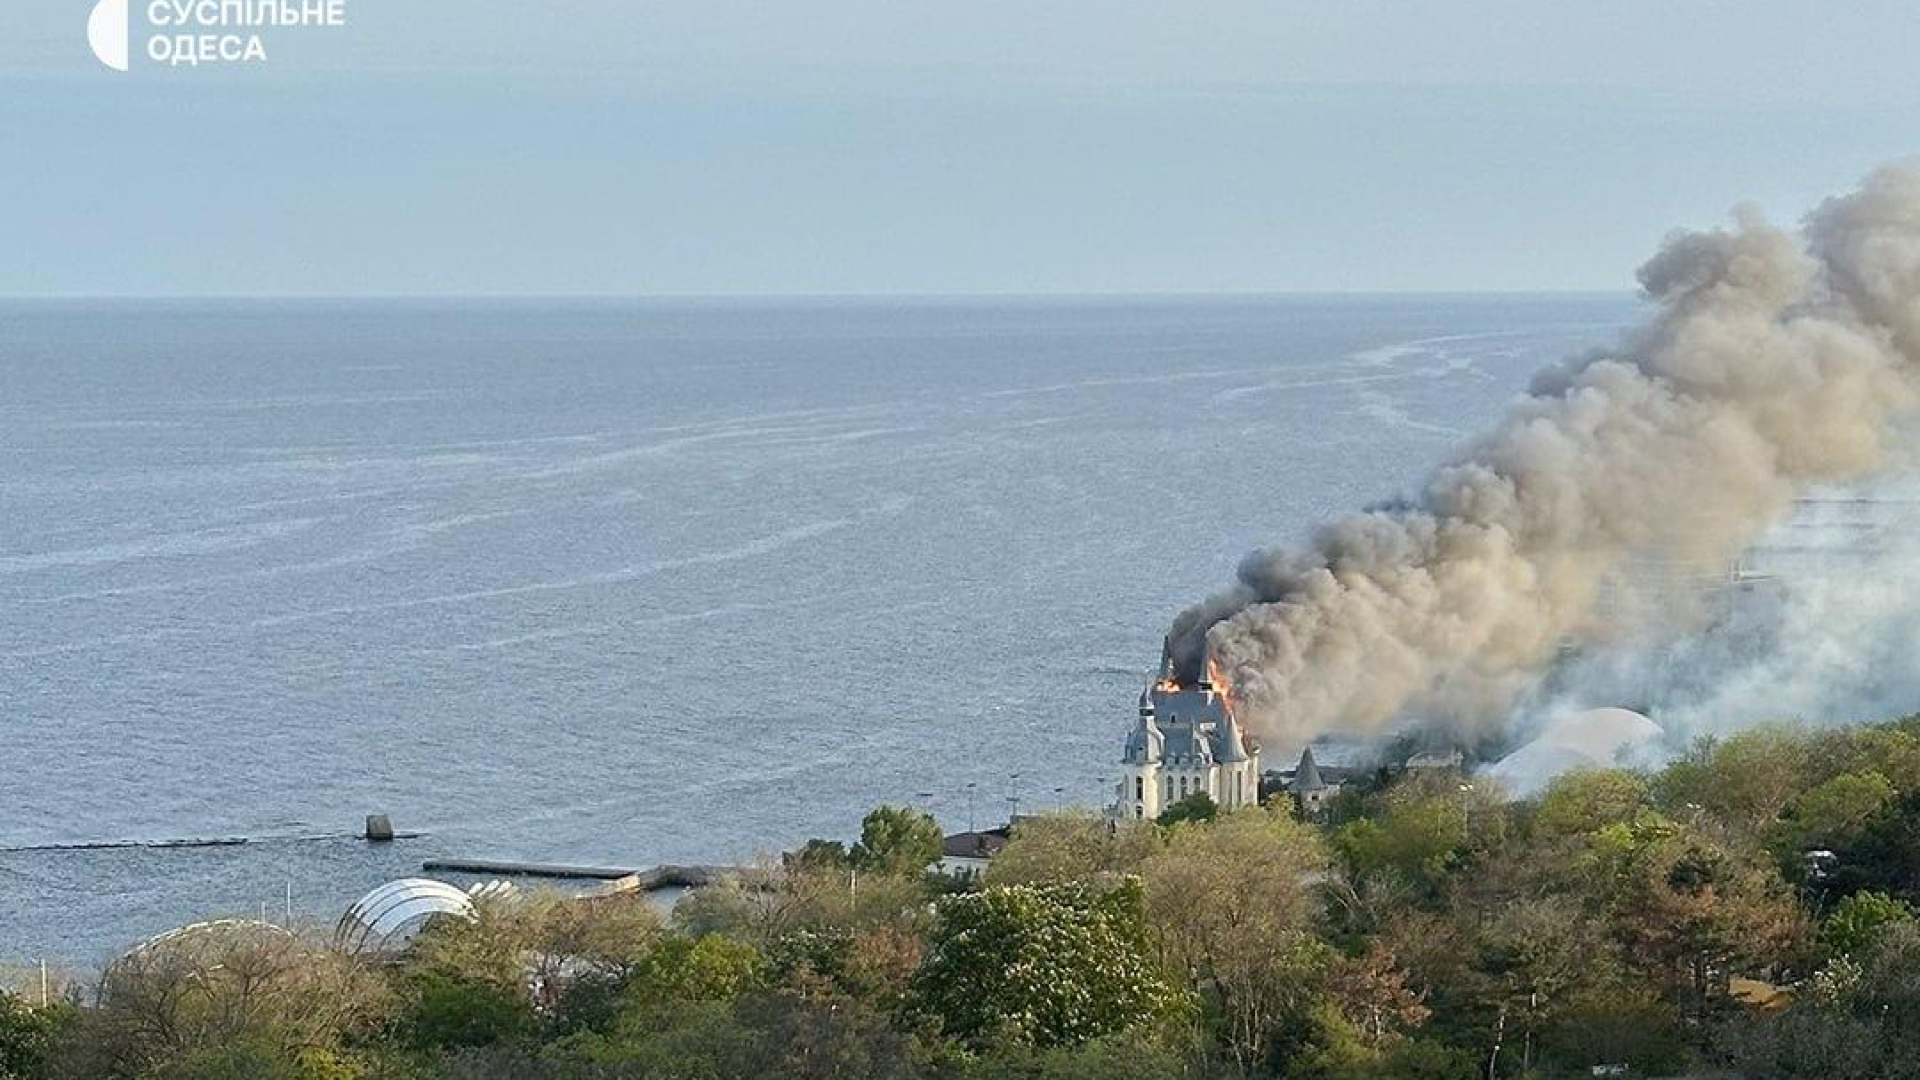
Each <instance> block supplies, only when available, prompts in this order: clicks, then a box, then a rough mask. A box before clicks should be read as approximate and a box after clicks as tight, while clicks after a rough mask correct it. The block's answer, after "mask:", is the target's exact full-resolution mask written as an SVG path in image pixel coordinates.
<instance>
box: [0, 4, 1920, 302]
mask: <svg viewBox="0 0 1920 1080" xmlns="http://www.w3.org/2000/svg"><path fill="white" fill-rule="evenodd" d="M134 2H135V6H136V10H138V9H140V8H143V7H144V6H145V2H146V0H134ZM91 6H92V4H91V0H4V3H0V164H4V168H0V294H15V295H17V294H34V295H46V294H112V295H133V294H140V295H147V294H203V295H204V294H229V293H245V294H262V293H265V294H353V295H364V294H388V293H400V294H415V295H417V294H471V293H481V294H518V293H565V294H628V293H689V292H691V293H751V292H804V293H819V292H833V293H841V292H1032V291H1133V290H1352V289H1441V290H1445V289H1463V290H1464V289H1536V288H1555V289H1565V288H1621V287H1625V286H1627V285H1629V284H1630V274H1631V272H1632V269H1633V267H1634V266H1635V265H1636V264H1637V263H1638V262H1639V260H1640V259H1641V258H1642V257H1643V256H1644V255H1645V254H1646V253H1647V252H1648V251H1649V249H1650V248H1651V246H1652V245H1653V244H1654V243H1656V242H1657V241H1658V239H1659V237H1660V236H1661V235H1662V234H1663V233H1664V232H1665V231H1666V230H1667V229H1668V228H1669V227H1671V226H1673V225H1675V224H1681V223H1689V224H1700V223H1706V222H1711V221H1714V220H1717V219H1718V218H1719V217H1720V215H1722V214H1723V212H1724V211H1725V210H1726V209H1727V208H1728V207H1729V206H1730V205H1732V204H1733V203H1735V202H1738V201H1740V200H1743V199H1747V200H1752V201H1755V202H1758V203H1759V204H1761V205H1762V206H1763V207H1765V208H1766V209H1768V210H1769V211H1770V212H1772V213H1774V214H1776V215H1778V216H1782V217H1792V216H1796V215H1798V214H1799V213H1800V212H1802V211H1803V210H1805V209H1806V208H1807V207H1808V206H1809V205H1810V203H1811V202H1812V201H1814V200H1816V199H1818V198H1819V197H1820V196H1822V195H1824V194H1826V193H1828V192H1830V191H1833V190H1835V189H1837V188H1839V187H1841V186H1844V185H1846V184H1848V183H1850V182H1851V181H1852V180H1853V179H1855V178H1856V177H1857V176H1858V175H1859V174H1860V173H1861V172H1862V171H1863V170H1865V169H1866V168H1867V167H1869V166H1870V165H1872V164H1873V163H1875V162H1877V161H1880V160H1883V159H1887V158H1890V157H1895V156H1899V155H1903V154H1907V153H1911V152H1914V151H1920V64H1916V63H1915V62H1914V59H1913V57H1914V50H1915V45H1916V43H1917V42H1920V4H1916V3H1914V2H1913V0H1901V2H1891V0H1889V2H1861V3H1852V2H1844V3H1839V2H1832V0H1828V2H1824V3H1815V2H1792V3H1789V2H1783V0H1773V2H1769V0H1737V2H1736V0H1722V2H1694V0H1684V2H1673V0H1667V2H1660V3H1654V2H1639V0H1608V2H1598V0H1596V2H1592V3H1582V4H1572V3H1554V2H1548V0H1511V2H1504V3H1486V2H1452V3H1448V2H1439V0H1436V2H1432V3H1422V2H1418V0H1319V2H1315V3H1293V2H1284V0H1234V2H1210V0H1180V2H1175V0H1152V2H1141V0H811V2H804V3H803V2H797V0H794V2H789V0H676V2H670V3H662V2H651V0H647V2H643V0H574V2H564V0H563V2H546V3H533V2H519V3H508V2H505V0H347V10H348V15H349V20H350V25H349V26H348V27H347V28H345V29H343V30H333V31H319V30H303V31H292V32H288V31H282V32H280V34H279V35H277V36H276V37H275V38H274V39H273V41H272V48H273V53H272V58H271V60H270V62H269V63H268V64H267V65H265V66H264V67H260V68H255V69H247V70H241V69H234V68H227V69H208V70H197V71H196V70H187V69H181V70H155V69H153V68H152V67H151V66H146V67H142V66H140V65H139V64H138V63H136V67H135V70H134V71H133V72H132V73H130V74H125V75H122V74H116V73H114V72H110V71H108V70H106V69H105V68H104V67H101V66H100V65H99V64H97V63H96V62H95V61H94V60H93V59H92V57H91V56H90V54H89V53H88V52H87V49H86V44H85V24H86V17H87V12H88V9H89V8H90V7H91ZM1841 12H1844V14H1841Z"/></svg>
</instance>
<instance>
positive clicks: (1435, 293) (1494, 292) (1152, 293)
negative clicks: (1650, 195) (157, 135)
mask: <svg viewBox="0 0 1920 1080" xmlns="http://www.w3.org/2000/svg"><path fill="white" fill-rule="evenodd" d="M1637 292H1638V290H1637V289H1634V288H1631V287H1628V288H1612V289H1607V288H1586V287H1570V286H1545V287H1541V288H1534V289H1521V288H1493V289H1479V288H1462V289H1446V288H1378V289H1088V290H1065V289H1061V290H1045V289H1043V290H1025V291H1021V290H1007V291H989V290H971V291H969V290H955V291H873V292H650V293H568V292H523V293H504V292H503V293H493V292H470V293H469V292H459V293H401V292H370V293H332V292H325V293H321V292H315V293H240V292H234V293H217V292H212V293H4V294H0V303H88V302H91V303H210V302H211V303H232V302H265V303H273V302H281V303H287V302H294V303H299V302H310V303H367V302H401V303H406V302H441V303H471V302H489V301H491V302H526V301H561V302H575V303H613V302H619V303H633V302H649V301H738V300H748V301H754V300H759V301H780V300H815V301H832V300H1107V299H1112V300H1153V299H1250V300H1256V299H1281V298H1341V297H1378V296H1402V297H1443V296H1444V297H1502V296H1627V295H1633V294H1635V293H1637Z"/></svg>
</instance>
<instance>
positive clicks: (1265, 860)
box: [1140, 808, 1330, 1069]
mask: <svg viewBox="0 0 1920 1080" xmlns="http://www.w3.org/2000/svg"><path fill="white" fill-rule="evenodd" d="M1325 867H1326V855H1325V854H1324V852H1323V850H1322V848H1321V845H1320V841H1319V837H1318V836H1317V834H1316V833H1315V832H1314V830H1313V829H1312V828H1310V827H1309V826H1307V825H1304V824H1302V823H1301V822H1299V821H1296V820H1294V819H1293V818H1292V817H1291V816H1290V815H1288V814H1287V813H1286V812H1285V811H1282V810H1279V809H1267V808H1261V809H1249V810H1244V811H1241V812H1239V813H1234V814H1228V815H1226V816H1225V817H1222V818H1220V819H1219V820H1218V821H1214V822H1211V823H1204V824H1203V823H1188V824H1184V825H1178V826H1175V827H1174V828H1173V830H1172V831H1171V834H1170V835H1169V836H1168V838H1167V843H1166V846H1165V847H1164V848H1162V849H1161V850H1160V851H1159V852H1157V853H1156V854H1155V855H1154V856H1153V857H1152V858H1150V859H1148V860H1147V861H1146V862H1145V863H1144V864H1143V865H1142V866H1141V869H1140V873H1141V877H1142V878H1143V879H1144V880H1145V882H1146V894H1147V908H1148V911H1149V913H1150V915H1151V917H1152V919H1153V923H1154V926H1155V927H1156V928H1157V929H1158V931H1159V935H1158V936H1159V939H1160V941H1161V942H1162V943H1163V944H1164V946H1165V949H1166V952H1167V956H1168V960H1169V967H1171V968H1172V969H1173V970H1177V971H1185V972H1190V973H1191V974H1192V975H1193V977H1194V978H1195V979H1196V980H1197V981H1198V982H1199V984H1200V985H1202V986H1204V987H1206V988H1207V992H1208V997H1209V998H1210V999H1211V1005H1212V1006H1213V1007H1212V1009H1211V1010H1210V1011H1211V1012H1212V1013H1213V1014H1214V1015H1215V1016H1217V1017H1218V1021H1219V1023H1218V1028H1219V1031H1220V1035H1221V1042H1222V1043H1223V1045H1224V1046H1225V1048H1226V1050H1227V1052H1228V1055H1229V1056H1230V1057H1231V1058H1232V1059H1233V1060H1234V1061H1235V1062H1236V1063H1237V1064H1238V1065H1239V1066H1240V1067H1241V1068H1242V1069H1250V1068H1252V1067H1254V1066H1255V1065H1257V1064H1258V1063H1260V1062H1263V1061H1265V1060H1266V1058H1267V1055H1268V1049H1269V1046H1270V1044H1271V1040H1272V1036H1273V1030H1274V1028H1275V1026H1276V1025H1277V1024H1279V1023H1280V1021H1281V1019H1282V1018H1283V1017H1285V1016H1287V1015H1288V1014H1290V1013H1296V1012H1298V1011H1300V1010H1302V1009H1303V1008H1304V1007H1305V1005H1306V1002H1307V1000H1308V999H1309V998H1310V997H1311V996H1312V995H1313V994H1315V993H1316V992H1317V991H1318V989H1319V988H1320V986H1321V984H1322V982H1323V979H1322V977H1321V976H1322V973H1324V972H1325V970H1326V969H1327V967H1328V966H1329V961H1330V956H1329V952H1330V950H1328V949H1327V947H1326V946H1325V944H1324V943H1322V942H1321V941H1320V940H1319V938H1318V937H1316V936H1315V935H1314V933H1313V929H1314V924H1315V921H1316V920H1317V918H1318V916H1319V910H1320V904H1319V896H1318V894H1317V892H1316V891H1315V889H1314V885H1313V883H1314V882H1315V881H1316V880H1317V879H1318V878H1319V877H1320V875H1321V874H1322V873H1323V871H1324V870H1325Z"/></svg>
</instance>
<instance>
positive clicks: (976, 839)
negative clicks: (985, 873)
mask: <svg viewBox="0 0 1920 1080" xmlns="http://www.w3.org/2000/svg"><path fill="white" fill-rule="evenodd" d="M1006 846H1007V830H1005V829H985V830H981V831H979V832H958V833H954V834H953V835H952V836H949V837H947V838H946V839H944V840H943V841H941V844H940V854H941V855H942V856H943V857H945V858H949V859H991V858H993V856H994V855H995V854H996V853H997V852H998V851H999V850H1000V849H1001V848H1003V847H1006Z"/></svg>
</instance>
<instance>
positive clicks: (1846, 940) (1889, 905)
mask: <svg viewBox="0 0 1920 1080" xmlns="http://www.w3.org/2000/svg"><path fill="white" fill-rule="evenodd" d="M1913 916H1914V912H1913V908H1912V907H1910V906H1908V905H1907V904H1904V903H1902V902H1900V901H1898V900H1895V899H1894V898H1893V897H1891V896H1888V895H1887V894H1886V893H1881V892H1858V893H1854V894H1853V895H1852V896H1849V897H1847V898H1845V899H1843V900H1841V901H1840V902H1839V903H1837V904H1835V905H1834V906H1833V910H1832V911H1829V912H1827V917H1826V919H1824V920H1823V921H1822V922H1821V924H1820V938H1821V940H1822V941H1823V942H1824V943H1825V944H1826V946H1827V948H1829V949H1832V950H1833V951H1834V952H1836V953H1839V954H1842V955H1847V954H1851V953H1858V952H1862V951H1864V950H1866V949H1867V948H1868V947H1869V946H1871V945H1872V944H1873V943H1874V940H1875V939H1876V938H1878V937H1879V936H1880V934H1881V932H1882V931H1884V930H1885V929H1886V928H1887V927H1889V926H1893V925H1895V924H1898V923H1909V922H1912V921H1913Z"/></svg>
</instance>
